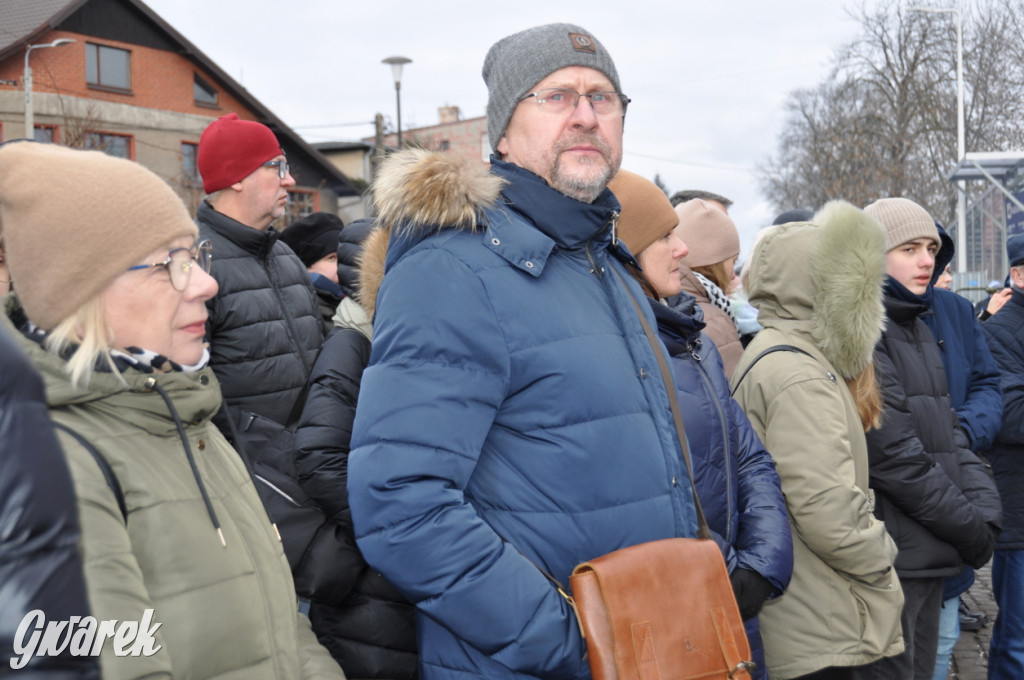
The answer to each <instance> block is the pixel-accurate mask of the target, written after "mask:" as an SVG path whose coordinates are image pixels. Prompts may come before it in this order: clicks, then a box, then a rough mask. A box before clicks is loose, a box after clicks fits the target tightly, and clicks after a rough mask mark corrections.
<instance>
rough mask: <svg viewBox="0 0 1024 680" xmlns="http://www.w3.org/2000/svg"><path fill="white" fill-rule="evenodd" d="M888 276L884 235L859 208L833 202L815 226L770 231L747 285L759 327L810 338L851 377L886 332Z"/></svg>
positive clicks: (756, 250)
mask: <svg viewBox="0 0 1024 680" xmlns="http://www.w3.org/2000/svg"><path fill="white" fill-rule="evenodd" d="M804 262H806V263H809V266H802V265H801V264H800V263H804ZM885 276H886V274H885V231H884V229H883V228H882V227H881V225H879V224H878V222H876V221H875V220H874V219H872V218H871V217H869V216H868V215H867V214H866V213H864V212H863V211H861V210H859V209H857V208H856V207H854V206H853V205H851V204H849V203H847V202H845V201H832V202H830V203H828V204H826V205H825V206H824V207H823V208H822V209H821V210H820V211H819V212H818V213H817V214H816V215H815V216H814V218H813V220H812V221H811V222H793V223H789V224H783V225H778V226H773V227H768V228H767V229H765V230H764V232H763V234H762V235H761V236H760V237H759V239H758V242H757V244H756V246H755V247H754V252H753V254H752V255H751V258H750V269H749V271H748V272H747V280H746V286H747V291H748V294H749V299H750V303H751V304H752V305H753V306H754V307H756V308H757V309H758V317H757V320H758V322H760V323H761V325H763V326H765V327H776V328H782V329H785V330H798V331H801V332H805V333H807V334H808V335H809V337H810V338H811V340H812V341H813V342H814V344H815V345H816V346H817V347H818V348H819V349H820V350H821V352H822V353H823V354H824V355H825V358H826V359H828V360H829V362H830V363H831V364H832V365H833V366H834V367H835V368H836V370H837V371H839V373H840V374H841V375H842V376H843V378H846V379H850V378H854V377H856V376H857V375H858V374H859V373H860V372H861V371H862V370H863V369H864V367H865V366H867V365H868V363H869V362H870V361H871V358H872V353H873V351H874V347H875V343H876V342H877V341H878V338H879V336H880V335H881V332H882V329H883V328H884V325H885V310H884V308H883V306H882V283H883V281H884V280H885Z"/></svg>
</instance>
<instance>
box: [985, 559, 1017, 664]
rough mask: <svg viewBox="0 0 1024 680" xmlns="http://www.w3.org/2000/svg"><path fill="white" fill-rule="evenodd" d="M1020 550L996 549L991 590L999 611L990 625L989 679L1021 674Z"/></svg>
mask: <svg viewBox="0 0 1024 680" xmlns="http://www.w3.org/2000/svg"><path fill="white" fill-rule="evenodd" d="M1022 583H1024V550H996V552H995V555H994V556H993V557H992V590H993V592H994V593H995V596H996V604H998V605H999V615H998V616H996V623H995V626H993V627H992V643H991V645H990V647H989V656H988V677H989V680H1018V679H1019V678H1024V588H1022V587H1021V584H1022Z"/></svg>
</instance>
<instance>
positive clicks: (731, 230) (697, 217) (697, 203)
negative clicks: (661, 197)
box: [676, 198, 740, 268]
mask: <svg viewBox="0 0 1024 680" xmlns="http://www.w3.org/2000/svg"><path fill="white" fill-rule="evenodd" d="M676 213H677V214H678V215H679V226H678V227H677V228H676V234H677V235H678V236H679V238H681V239H682V240H683V243H685V244H686V247H687V248H689V249H690V254H689V255H687V256H686V257H684V258H683V264H685V265H686V266H687V267H691V268H692V267H706V266H708V265H712V264H718V263H719V262H724V261H725V260H728V259H729V258H730V257H736V256H738V255H739V254H740V234H739V232H738V231H736V225H735V224H734V223H733V221H732V219H730V217H729V216H728V215H726V214H725V213H724V212H722V211H721V210H720V209H718V208H716V207H715V206H713V205H711V204H710V203H707V202H705V201H702V200H701V199H699V198H695V199H693V200H692V201H686V202H685V203H680V204H679V205H677V206H676Z"/></svg>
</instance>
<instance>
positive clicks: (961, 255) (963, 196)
mask: <svg viewBox="0 0 1024 680" xmlns="http://www.w3.org/2000/svg"><path fill="white" fill-rule="evenodd" d="M953 12H954V13H955V14H956V147H957V154H958V157H957V159H956V160H957V163H958V164H959V163H960V161H962V160H963V159H964V156H965V155H966V153H967V140H966V129H965V126H964V43H963V17H961V16H960V10H957V9H954V10H953ZM958 184H959V186H958V187H957V192H956V223H957V229H956V268H957V271H959V272H966V271H967V185H966V184H965V183H964V182H963V181H962V180H961V181H960V182H958Z"/></svg>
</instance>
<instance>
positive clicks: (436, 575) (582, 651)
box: [347, 24, 696, 680]
mask: <svg viewBox="0 0 1024 680" xmlns="http://www.w3.org/2000/svg"><path fill="white" fill-rule="evenodd" d="M483 76H484V80H485V81H486V83H487V87H488V90H489V93H490V98H489V101H488V106H487V115H488V131H489V134H490V138H491V144H492V145H493V147H494V149H495V151H496V154H495V156H494V157H492V158H491V166H490V168H489V169H488V168H487V167H486V166H484V165H483V164H481V163H479V162H478V161H475V160H473V159H463V158H457V157H454V156H451V155H448V154H440V153H430V152H426V151H422V150H408V151H402V152H398V153H395V154H392V155H391V156H390V157H389V158H388V159H387V160H386V161H385V162H384V164H383V165H382V167H381V169H380V173H379V175H378V179H377V181H376V183H375V186H374V201H375V203H376V207H377V225H378V228H379V229H380V230H381V231H382V233H387V234H390V242H389V243H387V247H386V252H376V251H377V249H374V248H369V247H368V248H367V251H366V252H365V253H364V259H363V261H362V269H361V272H362V275H363V280H364V282H365V281H366V280H367V279H368V278H369V277H368V276H367V273H368V272H372V271H377V272H383V280H381V281H380V287H379V290H378V289H376V288H371V287H369V286H366V285H362V286H361V289H360V296H361V298H364V301H365V302H366V303H368V304H370V305H373V304H374V303H375V305H376V306H375V308H374V312H373V353H372V357H371V360H370V363H369V365H368V366H367V368H366V370H365V372H364V373H363V375H362V382H361V384H360V387H359V408H358V409H357V412H356V419H355V423H354V425H353V429H352V438H351V444H352V450H351V453H350V454H349V457H348V468H347V471H348V485H347V486H348V501H349V509H350V511H351V517H352V521H353V524H354V527H355V534H356V539H357V541H358V543H359V548H360V550H361V551H362V552H363V555H364V556H365V558H366V561H367V563H368V564H369V565H370V567H371V568H372V569H374V570H377V571H378V572H380V573H381V574H382V575H383V576H384V577H385V578H386V579H387V580H388V581H389V582H390V583H392V584H394V585H395V586H396V587H397V588H398V590H400V591H401V593H402V594H403V595H404V596H405V598H406V599H407V600H409V601H410V602H412V603H413V604H414V605H415V606H416V611H417V618H416V637H417V641H418V642H419V655H420V656H419V670H420V678H421V680H438V679H441V678H444V679H446V680H465V678H471V677H472V678H505V679H506V680H509V679H522V680H526V679H527V678H577V679H579V680H584V679H585V678H589V677H590V670H589V668H588V667H587V656H586V644H585V642H584V640H583V638H582V637H581V634H580V628H579V623H578V622H577V619H576V617H575V616H574V615H573V612H572V608H571V606H570V603H569V602H567V601H566V599H564V598H563V597H562V596H561V595H559V592H558V590H557V589H556V588H555V586H554V585H552V583H551V582H549V581H548V579H546V578H545V576H544V574H543V572H542V571H541V569H539V568H538V567H542V568H543V569H544V570H545V571H547V572H548V573H550V574H552V575H553V576H554V577H555V578H557V579H558V580H559V581H561V582H562V583H568V579H569V574H570V573H571V572H572V569H573V567H574V566H576V564H578V563H579V562H581V561H583V560H587V559H590V558H593V557H597V556H600V555H603V554H606V553H609V552H612V551H614V550H617V549H619V548H623V547H626V546H629V545H634V544H637V543H642V542H645V541H651V540H656V539H661V538H670V537H687V536H693V535H694V533H695V530H696V520H695V516H696V513H695V510H694V505H693V499H692V492H691V490H690V485H689V484H688V483H685V480H686V479H687V476H686V474H687V473H686V469H685V467H684V466H683V461H682V458H681V456H680V455H679V451H680V441H679V436H678V434H677V432H676V430H675V427H674V424H673V423H672V419H671V414H670V411H669V409H668V407H667V405H668V399H669V396H668V395H669V393H668V390H667V389H666V386H665V384H664V382H663V380H662V378H661V373H660V372H659V369H658V361H657V356H656V354H655V347H657V351H658V352H659V353H660V352H663V351H664V350H663V349H662V348H661V347H660V345H657V344H656V345H655V346H652V345H651V344H650V343H649V342H648V341H647V339H646V337H645V334H644V330H643V327H642V325H641V323H640V317H639V315H638V312H637V308H636V307H635V306H634V302H632V301H631V300H630V298H631V297H632V298H634V300H638V301H641V307H640V309H641V310H642V311H641V313H642V314H644V315H645V316H646V318H647V320H648V323H649V324H650V325H651V326H652V327H653V326H654V325H655V322H654V318H653V314H652V312H651V309H650V308H649V307H648V305H647V304H646V303H645V302H643V301H644V299H645V298H644V294H643V293H642V292H641V290H640V288H639V285H638V284H637V283H636V281H635V280H634V279H633V277H632V276H630V275H629V274H628V273H627V271H626V268H627V266H628V265H630V264H631V263H633V264H635V262H634V260H633V258H632V256H631V255H630V253H629V252H628V251H627V250H626V247H625V246H623V245H622V244H621V243H620V242H619V241H618V240H617V239H616V238H615V234H614V229H615V223H616V219H617V216H618V213H619V211H620V209H621V208H620V205H619V201H618V200H617V199H616V198H615V196H614V195H613V194H612V193H611V192H610V191H608V189H607V188H606V185H607V184H608V181H609V180H610V179H611V178H612V177H613V176H614V175H615V174H616V172H617V171H618V169H619V162H620V160H621V156H622V123H623V118H624V116H625V112H626V104H627V103H628V101H629V100H628V98H627V97H626V96H625V95H623V94H622V93H621V89H620V87H619V77H618V72H617V70H616V69H615V64H614V62H613V61H612V59H611V57H610V56H609V55H608V52H607V51H606V50H605V48H604V45H602V44H601V43H600V42H599V41H598V40H597V39H596V38H595V37H594V36H593V35H591V34H590V33H589V32H588V31H587V30H586V29H584V28H581V27H579V26H574V25H570V24H552V25H547V26H539V27H535V28H530V29H528V30H525V31H522V32H520V33H516V34H515V35H511V36H509V37H506V38H504V39H502V40H500V41H498V42H497V43H496V44H495V45H494V46H493V47H492V48H491V49H490V51H489V52H488V54H487V58H486V61H485V63H484V68H483ZM654 342H655V343H657V342H658V341H657V340H655V341H654ZM683 609H685V604H684V603H682V602H680V610H681V611H682V610H683Z"/></svg>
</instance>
